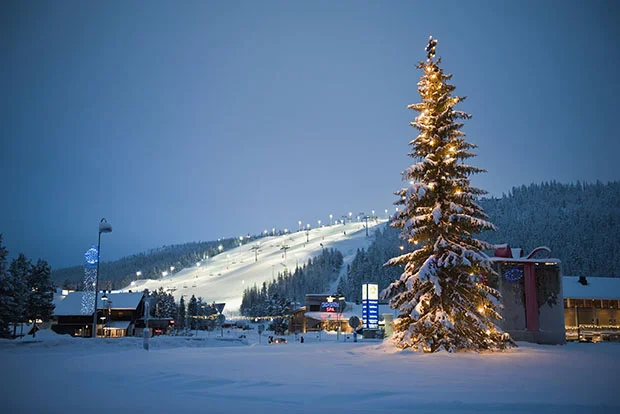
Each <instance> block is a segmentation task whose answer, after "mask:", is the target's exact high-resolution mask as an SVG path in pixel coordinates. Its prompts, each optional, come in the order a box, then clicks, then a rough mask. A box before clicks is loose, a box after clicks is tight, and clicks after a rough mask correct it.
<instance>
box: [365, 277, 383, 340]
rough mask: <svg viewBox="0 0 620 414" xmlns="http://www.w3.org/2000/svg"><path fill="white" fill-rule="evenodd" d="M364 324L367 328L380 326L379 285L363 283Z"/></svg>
mask: <svg viewBox="0 0 620 414" xmlns="http://www.w3.org/2000/svg"><path fill="white" fill-rule="evenodd" d="M362 326H363V327H364V328H366V329H377V328H378V327H379V285H376V284H371V283H364V284H363V285H362Z"/></svg>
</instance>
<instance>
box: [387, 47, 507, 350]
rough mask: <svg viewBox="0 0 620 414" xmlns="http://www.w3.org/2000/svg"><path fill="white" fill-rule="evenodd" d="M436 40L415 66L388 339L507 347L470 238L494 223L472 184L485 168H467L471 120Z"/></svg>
mask: <svg viewBox="0 0 620 414" xmlns="http://www.w3.org/2000/svg"><path fill="white" fill-rule="evenodd" d="M436 45H437V40H434V39H433V38H432V37H431V38H430V40H429V44H428V46H427V47H426V51H427V58H428V59H427V60H426V61H425V62H421V63H419V64H418V66H417V68H418V69H422V72H423V74H422V77H421V79H420V81H419V82H418V92H419V94H420V97H421V102H420V103H416V104H412V105H409V107H408V109H413V110H415V111H417V112H418V115H417V117H416V118H415V120H414V121H413V122H412V123H411V126H413V127H415V128H417V129H418V131H419V135H418V136H417V137H416V138H415V139H414V140H413V141H411V142H410V145H411V146H412V151H411V152H410V153H409V156H411V157H412V158H413V159H414V160H415V161H416V162H415V163H414V164H413V165H411V166H410V167H409V168H407V170H405V171H404V172H403V181H405V182H406V183H407V186H406V187H405V188H403V189H401V190H399V191H397V192H396V195H397V196H398V200H397V201H396V202H395V203H394V204H396V205H398V206H402V207H399V208H398V211H397V213H396V214H395V215H394V217H393V220H392V223H391V224H392V226H393V227H396V228H399V229H401V230H402V233H401V238H403V239H404V240H406V241H407V242H408V243H409V244H410V245H411V247H412V249H410V250H411V251H410V252H407V253H405V254H402V255H400V256H398V257H394V258H392V259H390V260H389V261H388V262H387V265H401V266H404V271H403V273H402V275H401V277H400V279H399V280H397V281H396V282H394V283H392V284H391V285H390V286H389V287H388V288H387V289H386V290H385V291H384V292H383V296H384V297H388V298H390V305H391V306H392V308H394V309H397V310H398V311H399V316H398V318H397V319H396V320H395V321H394V336H393V340H394V343H395V344H396V346H397V347H399V348H403V349H404V348H412V349H415V350H418V351H424V352H435V351H438V350H440V349H445V350H447V351H449V352H455V351H458V350H473V351H479V350H496V349H503V348H505V347H506V346H507V345H510V344H513V342H512V340H511V339H510V337H509V335H508V334H505V333H503V332H502V331H501V330H500V329H499V328H498V327H497V326H496V325H495V321H497V320H499V319H500V318H501V316H500V315H499V313H498V312H499V310H500V308H501V304H500V293H499V292H498V291H497V290H495V289H493V288H491V287H489V286H487V285H486V284H485V280H484V275H488V274H491V273H492V272H493V269H492V268H491V264H490V261H489V257H488V256H487V255H486V254H485V253H484V250H486V249H490V248H491V246H490V245H489V244H488V243H486V242H484V241H481V240H477V239H475V238H474V237H473V235H474V234H476V233H480V232H481V231H484V230H492V229H494V226H493V225H492V224H491V223H490V222H489V221H487V219H488V217H487V216H486V215H485V214H484V212H483V210H482V208H481V207H480V206H479V205H478V204H476V199H477V197H478V196H480V195H481V194H484V193H485V192H484V191H483V190H480V189H478V188H474V187H472V186H471V185H470V180H469V177H470V176H471V175H472V174H476V173H480V172H484V170H483V169H480V168H476V167H473V166H469V165H466V164H465V162H464V161H465V160H467V159H469V158H471V157H474V156H475V154H474V153H473V152H472V149H474V148H476V146H475V145H473V144H471V143H469V142H467V141H465V139H464V137H465V134H464V133H463V132H462V131H461V128H462V126H463V124H462V123H460V122H459V120H463V119H469V118H470V117H471V116H470V115H469V114H467V113H465V112H461V111H457V110H456V109H455V106H456V105H457V104H458V103H459V102H461V101H463V100H464V98H463V97H459V96H456V95H453V92H454V89H455V87H454V86H453V85H451V84H449V83H448V81H449V80H450V79H451V77H452V75H449V74H445V73H444V72H443V70H442V68H441V67H440V63H441V59H435V47H436Z"/></svg>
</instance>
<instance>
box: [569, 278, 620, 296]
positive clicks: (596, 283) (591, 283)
mask: <svg viewBox="0 0 620 414" xmlns="http://www.w3.org/2000/svg"><path fill="white" fill-rule="evenodd" d="M586 280H587V281H588V284H587V285H585V286H584V285H582V284H581V283H579V277H578V276H563V277H562V290H563V292H564V297H565V298H569V299H620V278H618V277H590V276H588V277H586Z"/></svg>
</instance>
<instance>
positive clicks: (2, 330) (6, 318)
mask: <svg viewBox="0 0 620 414" xmlns="http://www.w3.org/2000/svg"><path fill="white" fill-rule="evenodd" d="M8 254H9V252H8V251H7V250H6V248H5V247H4V246H3V245H2V234H0V338H9V337H10V336H11V333H10V330H9V324H10V323H11V321H12V320H13V316H14V315H13V312H14V309H15V300H14V292H13V278H12V277H11V274H10V273H9V272H8V270H7V266H6V263H7V261H6V257H7V255H8Z"/></svg>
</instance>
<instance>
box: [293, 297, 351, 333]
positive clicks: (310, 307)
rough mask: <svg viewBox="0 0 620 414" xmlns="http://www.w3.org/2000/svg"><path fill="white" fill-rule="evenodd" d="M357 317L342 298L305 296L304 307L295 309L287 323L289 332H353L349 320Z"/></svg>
mask: <svg viewBox="0 0 620 414" xmlns="http://www.w3.org/2000/svg"><path fill="white" fill-rule="evenodd" d="M351 316H357V314H355V313H354V312H352V310H351V306H350V304H347V302H346V301H345V299H344V297H342V296H332V295H323V294H309V295H306V306H302V307H301V308H299V309H297V310H296V311H295V312H294V313H293V316H292V317H291V320H290V321H289V332H300V333H306V332H318V331H338V327H340V332H353V329H352V328H351V327H350V326H349V318H350V317H351Z"/></svg>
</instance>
